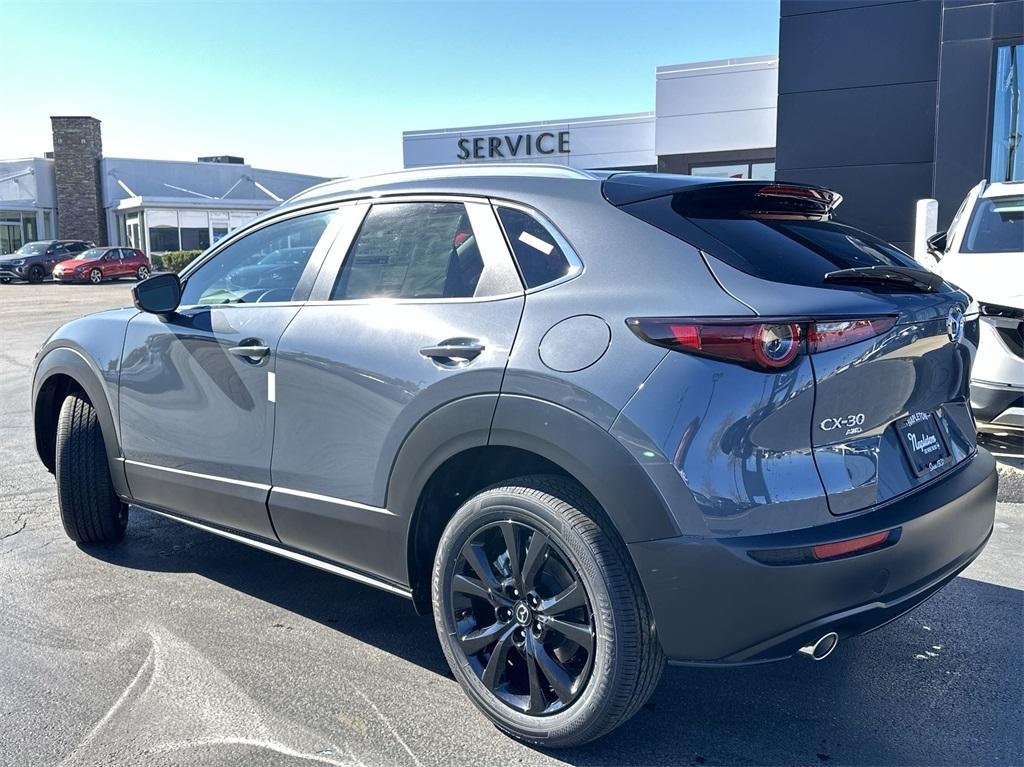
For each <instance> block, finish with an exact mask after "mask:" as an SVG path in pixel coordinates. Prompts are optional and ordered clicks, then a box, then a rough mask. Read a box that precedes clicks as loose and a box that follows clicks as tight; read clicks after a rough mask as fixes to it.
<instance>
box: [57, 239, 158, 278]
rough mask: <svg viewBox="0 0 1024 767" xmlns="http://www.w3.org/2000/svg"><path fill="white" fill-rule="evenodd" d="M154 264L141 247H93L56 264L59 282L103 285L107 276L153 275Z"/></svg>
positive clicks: (138, 276)
mask: <svg viewBox="0 0 1024 767" xmlns="http://www.w3.org/2000/svg"><path fill="white" fill-rule="evenodd" d="M149 273H150V265H149V259H148V258H146V254H145V253H143V252H142V251H141V250H138V249H137V248H120V247H106V248H89V250H86V251H83V252H82V253H79V254H78V255H77V256H75V257H74V258H71V259H68V260H67V261H61V262H60V263H59V264H57V266H55V267H54V268H53V279H54V280H56V281H57V282H91V283H92V284H93V285H99V284H100V283H101V282H103V281H104V280H117V279H120V278H121V277H133V278H134V279H137V280H144V279H146V278H147V277H149Z"/></svg>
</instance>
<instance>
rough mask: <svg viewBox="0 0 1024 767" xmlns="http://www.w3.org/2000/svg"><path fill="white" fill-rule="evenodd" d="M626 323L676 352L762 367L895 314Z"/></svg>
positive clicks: (886, 324)
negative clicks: (861, 317)
mask: <svg viewBox="0 0 1024 767" xmlns="http://www.w3.org/2000/svg"><path fill="white" fill-rule="evenodd" d="M626 324H627V325H628V326H629V328H630V329H631V330H632V331H633V332H634V333H635V334H636V335H637V336H639V337H640V338H642V339H643V340H644V341H647V342H648V343H652V344H656V345H658V346H664V347H665V348H667V349H673V350H675V351H681V352H689V353H692V354H699V355H703V356H706V357H713V358H715V359H721V360H727V361H729V362H738V363H740V364H742V365H747V366H748V367H754V368H759V369H762V370H778V369H780V368H784V367H786V366H787V365H789V364H790V363H791V362H792V361H793V360H794V359H796V357H797V355H798V354H800V353H801V352H802V351H803V352H805V353H808V354H814V353H815V352H822V351H827V350H829V349H837V348H839V347H841V346H847V345H849V344H853V343H857V342H858V341H864V340H866V339H868V338H874V337H875V336H880V335H882V334H884V333H887V332H888V331H889V330H890V329H892V327H893V325H895V324H896V318H895V317H875V318H863V319H842V320H833V319H828V320H824V319H823V320H808V319H803V318H802V319H792V320H789V319H776V318H772V319H770V320H763V321H761V322H745V321H738V320H715V319H710V320H705V319H699V320H697V319H687V318H674V317H634V318H630V319H628V320H626Z"/></svg>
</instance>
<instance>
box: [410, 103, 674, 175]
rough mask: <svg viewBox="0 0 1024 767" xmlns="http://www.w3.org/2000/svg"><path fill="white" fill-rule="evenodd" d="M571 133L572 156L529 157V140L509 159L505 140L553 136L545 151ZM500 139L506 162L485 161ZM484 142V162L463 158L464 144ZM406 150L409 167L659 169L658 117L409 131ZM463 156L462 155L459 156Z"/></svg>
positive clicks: (641, 115) (648, 114)
mask: <svg viewBox="0 0 1024 767" xmlns="http://www.w3.org/2000/svg"><path fill="white" fill-rule="evenodd" d="M563 131H565V132H568V134H569V137H568V142H569V152H568V153H565V152H558V151H555V152H553V153H551V154H540V153H538V152H536V150H535V151H534V153H533V154H531V155H529V156H527V155H525V154H524V152H525V141H524V142H523V143H521V144H520V145H519V154H518V156H514V157H513V156H510V152H509V151H508V145H507V143H506V142H505V137H506V136H508V137H509V138H510V139H511V140H512V141H513V142H515V141H516V139H517V138H518V137H519V136H524V137H525V136H530V137H531V142H535V141H536V139H537V137H538V136H540V135H541V134H543V133H551V134H554V137H555V138H554V141H552V140H551V139H545V144H544V147H545V148H552V147H554V148H557V146H558V143H557V142H558V134H559V133H560V132H563ZM491 137H497V138H499V139H500V140H501V144H500V149H501V151H502V152H503V153H504V154H505V155H506V156H504V157H498V156H486V155H488V154H489V153H488V152H487V149H488V141H487V139H489V138H491ZM475 138H483V139H484V141H483V142H482V144H483V147H484V150H485V151H484V154H485V156H484V157H483V158H474V157H473V156H472V154H471V155H470V157H468V158H465V157H460V145H459V141H460V139H465V141H466V142H467V143H466V144H464V145H463V146H468V147H469V148H470V149H472V147H473V139H475ZM402 149H403V154H404V159H405V167H406V168H418V167H423V166H426V165H451V164H470V163H480V162H541V163H559V164H562V165H569V166H571V167H574V168H609V167H624V166H635V165H655V164H656V163H657V157H656V156H655V154H654V114H653V113H651V112H641V113H638V114H628V115H608V116H604V117H588V118H584V119H580V120H543V121H538V122H529V123H505V124H499V125H476V126H472V127H468V128H442V129H439V130H422V131H406V132H404V133H403V134H402ZM461 153H462V154H465V152H464V151H461Z"/></svg>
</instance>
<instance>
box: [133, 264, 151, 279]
mask: <svg viewBox="0 0 1024 767" xmlns="http://www.w3.org/2000/svg"><path fill="white" fill-rule="evenodd" d="M135 276H136V277H137V278H138V279H139V280H144V279H146V278H147V277H149V267H148V266H140V267H139V270H138V271H137V272H136V273H135Z"/></svg>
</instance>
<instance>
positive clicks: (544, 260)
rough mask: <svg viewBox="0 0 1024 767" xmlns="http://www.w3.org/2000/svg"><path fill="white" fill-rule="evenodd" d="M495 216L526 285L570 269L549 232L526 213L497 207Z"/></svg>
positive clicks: (533, 284) (553, 276) (563, 273)
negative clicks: (499, 221) (503, 231)
mask: <svg viewBox="0 0 1024 767" xmlns="http://www.w3.org/2000/svg"><path fill="white" fill-rule="evenodd" d="M498 218H499V219H500V220H501V226H502V228H503V229H504V230H505V236H506V237H507V238H508V242H509V245H511V246H512V252H513V253H514V254H515V257H516V263H517V264H519V272H520V274H522V276H523V282H524V283H525V285H526V287H528V288H535V287H537V286H538V285H543V284H545V283H547V282H553V281H554V280H557V279H559V278H560V277H564V276H565V275H567V274H568V273H569V271H570V270H571V269H572V266H571V264H570V263H569V260H568V259H567V258H566V256H565V253H563V252H562V249H561V248H560V247H559V246H558V243H557V241H556V240H555V238H554V237H553V236H552V235H551V232H549V231H548V230H547V228H546V227H545V226H544V225H543V224H541V223H540V222H539V221H538V220H537V219H535V218H534V217H533V216H531V215H530V214H529V213H524V212H523V211H521V210H516V209H515V208H498Z"/></svg>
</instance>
